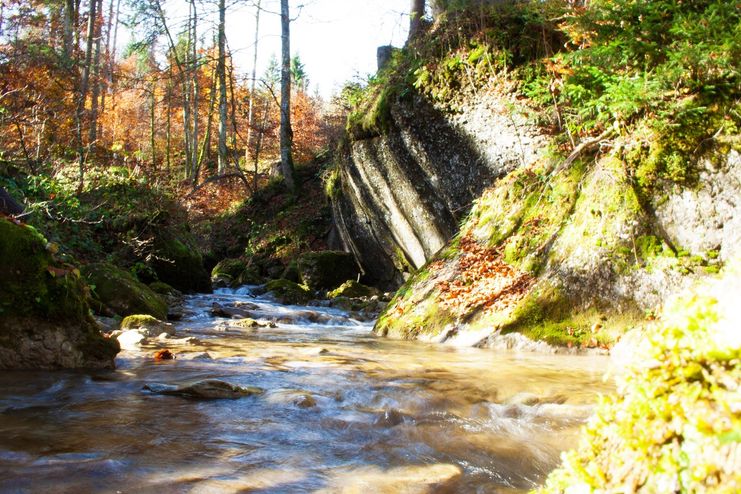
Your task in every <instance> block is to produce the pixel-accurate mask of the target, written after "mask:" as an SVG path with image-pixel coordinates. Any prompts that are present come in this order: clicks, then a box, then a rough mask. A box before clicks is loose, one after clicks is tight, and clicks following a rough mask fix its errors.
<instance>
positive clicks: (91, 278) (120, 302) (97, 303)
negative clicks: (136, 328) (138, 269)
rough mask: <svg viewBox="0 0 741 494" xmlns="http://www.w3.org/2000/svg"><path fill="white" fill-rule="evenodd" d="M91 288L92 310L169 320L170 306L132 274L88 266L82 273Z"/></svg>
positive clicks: (110, 267) (109, 267)
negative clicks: (168, 309)
mask: <svg viewBox="0 0 741 494" xmlns="http://www.w3.org/2000/svg"><path fill="white" fill-rule="evenodd" d="M82 272H83V274H84V275H85V278H87V281H88V283H89V284H90V285H91V288H93V290H92V296H93V309H94V310H96V311H98V312H101V311H103V310H104V309H109V310H110V311H111V312H113V313H115V314H117V315H119V316H122V317H126V316H131V315H135V314H148V315H150V316H153V317H156V318H157V319H167V304H166V303H165V301H164V300H163V299H162V297H160V296H159V295H158V294H156V293H155V292H153V291H152V290H151V289H150V288H149V287H148V286H147V285H145V284H143V283H139V282H138V281H137V280H135V279H134V277H133V276H131V274H130V273H128V272H127V271H124V270H122V269H119V268H117V267H116V266H114V265H112V264H108V263H95V264H88V265H87V266H85V267H83V269H82Z"/></svg>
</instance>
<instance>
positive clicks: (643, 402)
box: [539, 268, 741, 494]
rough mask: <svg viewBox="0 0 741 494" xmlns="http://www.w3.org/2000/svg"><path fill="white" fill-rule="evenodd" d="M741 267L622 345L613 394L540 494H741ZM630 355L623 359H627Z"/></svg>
mask: <svg viewBox="0 0 741 494" xmlns="http://www.w3.org/2000/svg"><path fill="white" fill-rule="evenodd" d="M739 296H741V269H738V268H736V269H735V271H732V272H730V273H728V274H727V275H726V278H725V279H724V280H722V281H720V282H717V284H716V285H715V286H711V287H703V288H702V289H700V290H698V291H696V293H694V294H693V295H691V296H688V297H686V298H684V299H681V300H678V301H676V302H675V303H674V304H673V305H670V306H669V307H668V308H667V310H666V311H665V314H664V318H663V321H662V323H661V324H660V325H657V326H656V327H654V328H651V329H650V330H649V331H648V332H647V333H643V334H640V333H638V334H636V333H634V334H629V335H628V336H627V337H626V339H625V340H624V341H623V342H621V343H620V345H618V346H617V347H616V348H615V352H614V353H615V355H614V357H615V360H616V362H617V363H618V364H623V368H622V369H620V368H618V371H617V372H615V374H616V376H617V379H616V380H617V390H618V391H617V394H616V395H614V396H609V397H606V398H604V399H603V400H602V402H601V403H600V405H599V406H598V408H597V410H596V413H595V415H594V416H593V417H592V418H591V419H590V420H589V423H588V424H587V426H586V427H585V428H584V430H583V431H582V437H581V442H580V445H579V447H578V448H577V449H575V450H573V451H570V452H568V453H565V454H564V455H563V457H562V458H563V465H562V466H561V467H560V468H559V469H557V470H555V471H554V472H552V473H551V474H550V476H549V477H548V480H547V483H546V486H545V487H544V488H543V489H542V490H540V491H539V492H540V494H554V493H559V494H560V493H568V492H645V493H658V492H714V493H725V492H729V493H730V492H739V487H740V486H741V483H739V482H741V477H739V472H741V413H739V383H740V382H741V336H739V335H740V334H741V333H739V327H738V324H739V319H738V314H739V311H738V300H739ZM621 357H622V359H621Z"/></svg>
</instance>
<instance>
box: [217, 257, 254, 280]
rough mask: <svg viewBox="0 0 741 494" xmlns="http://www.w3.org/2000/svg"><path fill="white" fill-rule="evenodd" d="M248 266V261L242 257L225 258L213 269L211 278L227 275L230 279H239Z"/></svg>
mask: <svg viewBox="0 0 741 494" xmlns="http://www.w3.org/2000/svg"><path fill="white" fill-rule="evenodd" d="M246 268H247V263H245V262H244V261H243V260H242V259H224V260H222V261H219V263H218V264H217V265H216V266H214V268H213V269H212V270H211V279H216V278H223V277H226V278H228V279H229V280H237V279H238V278H239V277H240V276H241V275H242V273H244V270H245V269H246Z"/></svg>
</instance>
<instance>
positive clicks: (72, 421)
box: [0, 288, 610, 493]
mask: <svg viewBox="0 0 741 494" xmlns="http://www.w3.org/2000/svg"><path fill="white" fill-rule="evenodd" d="M214 301H217V302H219V303H221V304H224V305H225V306H228V305H230V304H231V305H233V304H239V303H243V302H246V301H249V302H251V303H255V304H257V306H258V307H257V308H255V307H252V309H253V313H254V316H253V317H257V318H260V319H261V320H264V321H278V323H277V326H276V327H274V328H259V329H254V330H252V329H244V328H239V327H234V326H231V324H230V323H229V321H228V320H227V319H224V318H215V317H212V316H211V315H210V314H209V309H210V307H211V304H212V303H213V302H214ZM187 309H188V312H187V314H186V317H185V318H184V320H183V321H182V322H180V323H178V324H177V334H176V336H175V337H176V338H183V337H190V336H192V337H196V338H197V339H198V341H196V342H193V341H190V342H189V344H185V342H184V341H181V342H177V341H174V342H173V341H170V342H164V343H163V342H159V343H157V340H156V339H154V341H155V343H152V344H149V345H145V346H144V347H142V348H141V349H140V350H138V351H137V350H134V351H124V352H122V353H121V354H120V355H119V357H118V358H117V366H118V368H117V370H115V371H105V372H100V371H98V372H56V373H50V372H4V373H2V374H0V492H65V493H84V492H111V493H117V492H122V493H126V492H157V493H169V492H173V493H180V492H266V493H267V492H271V493H291V492H317V491H319V492H346V493H350V492H358V493H359V492H363V493H366V492H367V493H376V492H389V493H392V492H393V493H395V492H410V493H411V492H415V493H416V492H466V493H467V492H482V493H483V492H506V493H510V492H522V491H526V490H528V489H530V488H532V487H533V486H536V485H538V484H539V483H540V482H542V481H543V479H544V477H545V475H546V474H547V473H548V471H549V470H550V469H552V468H553V467H554V466H555V465H556V464H557V463H558V456H559V453H560V452H561V451H562V450H563V449H565V448H566V447H569V446H572V445H574V443H575V439H576V432H577V430H578V427H579V425H581V424H582V423H583V421H584V420H585V418H586V417H587V416H588V414H589V412H590V410H591V406H592V404H593V403H594V402H595V398H596V394H597V393H598V392H606V391H609V389H610V388H609V385H607V384H605V383H604V382H603V380H602V374H603V372H604V370H605V366H606V360H605V359H604V358H603V357H583V356H582V357H575V356H553V355H541V354H525V355H521V354H520V355H518V354H514V353H498V352H494V351H491V350H478V349H472V348H464V349H460V348H450V347H444V346H435V345H428V344H421V343H413V342H400V341H391V340H385V339H379V338H376V337H374V336H373V335H372V334H371V332H370V330H371V324H370V323H361V322H358V321H356V320H354V319H351V318H350V317H349V315H348V314H347V313H345V312H342V311H340V310H338V309H332V308H316V307H311V308H307V307H287V306H281V305H279V304H276V303H274V302H271V301H270V300H269V299H266V298H260V297H258V298H254V297H252V296H251V295H250V292H249V289H246V288H244V289H240V290H237V291H234V290H220V291H219V292H218V293H216V294H214V295H198V296H193V297H190V298H188V301H187ZM163 345H165V346H167V347H168V348H170V349H171V350H172V351H173V353H175V354H176V355H177V357H178V358H177V359H176V360H170V361H161V362H155V361H154V359H153V358H152V354H153V353H154V351H155V350H156V349H157V348H159V347H162V346H163ZM203 379H220V380H223V381H227V382H229V383H233V384H237V385H241V386H256V387H259V388H262V389H264V390H265V392H264V393H263V394H260V395H255V396H249V397H245V398H241V399H236V400H229V399H223V400H196V399H189V398H183V397H180V396H163V395H157V394H153V393H151V392H149V391H147V390H144V389H142V388H143V386H144V385H145V384H148V383H165V384H188V383H193V382H196V381H199V380H203Z"/></svg>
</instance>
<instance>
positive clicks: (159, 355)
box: [154, 348, 175, 360]
mask: <svg viewBox="0 0 741 494" xmlns="http://www.w3.org/2000/svg"><path fill="white" fill-rule="evenodd" d="M154 360H175V355H173V353H172V352H171V351H170V350H168V349H167V348H164V349H162V350H157V351H156V352H154Z"/></svg>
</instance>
